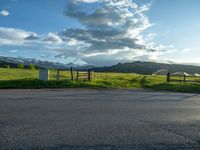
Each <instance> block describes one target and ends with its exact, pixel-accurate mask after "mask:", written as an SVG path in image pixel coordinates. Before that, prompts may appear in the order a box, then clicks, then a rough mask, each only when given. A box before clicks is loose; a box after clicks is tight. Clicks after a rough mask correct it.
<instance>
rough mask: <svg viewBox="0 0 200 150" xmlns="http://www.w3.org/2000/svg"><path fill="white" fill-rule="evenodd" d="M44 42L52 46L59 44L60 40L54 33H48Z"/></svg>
mask: <svg viewBox="0 0 200 150" xmlns="http://www.w3.org/2000/svg"><path fill="white" fill-rule="evenodd" d="M44 41H46V42H48V43H53V44H61V43H62V39H61V38H60V37H59V36H58V35H57V34H55V33H52V32H50V33H49V34H48V37H47V38H45V39H44Z"/></svg>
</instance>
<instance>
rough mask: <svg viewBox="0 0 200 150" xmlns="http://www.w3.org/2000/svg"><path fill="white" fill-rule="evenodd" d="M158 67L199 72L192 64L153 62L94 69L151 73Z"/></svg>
mask: <svg viewBox="0 0 200 150" xmlns="http://www.w3.org/2000/svg"><path fill="white" fill-rule="evenodd" d="M160 69H167V70H169V71H170V72H178V71H182V72H187V73H191V74H194V73H200V66H192V65H179V64H164V63H155V62H140V61H136V62H132V63H119V64H117V65H113V66H108V67H97V68H94V69H93V70H94V71H97V72H122V73H133V72H134V73H138V74H146V75H151V74H152V73H154V72H156V71H157V70H160Z"/></svg>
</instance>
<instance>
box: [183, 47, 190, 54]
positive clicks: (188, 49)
mask: <svg viewBox="0 0 200 150" xmlns="http://www.w3.org/2000/svg"><path fill="white" fill-rule="evenodd" d="M190 51H191V49H190V48H185V49H183V50H182V52H183V53H186V52H190Z"/></svg>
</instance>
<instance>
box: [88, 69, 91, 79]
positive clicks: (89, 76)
mask: <svg viewBox="0 0 200 150" xmlns="http://www.w3.org/2000/svg"><path fill="white" fill-rule="evenodd" d="M88 81H91V71H90V70H88Z"/></svg>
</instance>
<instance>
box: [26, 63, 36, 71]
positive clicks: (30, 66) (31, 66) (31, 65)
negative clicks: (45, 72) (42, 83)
mask: <svg viewBox="0 0 200 150" xmlns="http://www.w3.org/2000/svg"><path fill="white" fill-rule="evenodd" d="M28 69H32V70H34V69H36V66H35V65H34V64H30V65H29V66H28Z"/></svg>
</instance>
